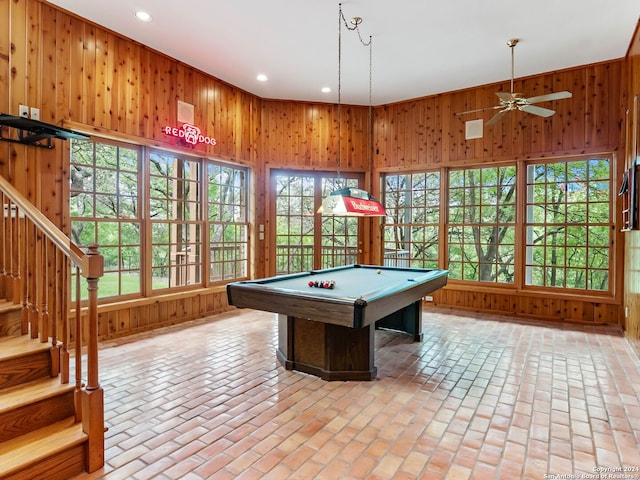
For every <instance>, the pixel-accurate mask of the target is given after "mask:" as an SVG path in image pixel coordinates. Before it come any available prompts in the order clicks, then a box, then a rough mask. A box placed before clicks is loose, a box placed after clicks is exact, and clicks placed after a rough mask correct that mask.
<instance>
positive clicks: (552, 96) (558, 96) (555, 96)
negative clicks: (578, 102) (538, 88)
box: [527, 91, 571, 103]
mask: <svg viewBox="0 0 640 480" xmlns="http://www.w3.org/2000/svg"><path fill="white" fill-rule="evenodd" d="M564 98H571V92H566V91H564V92H555V93H547V94H546V95H538V96H537V97H531V98H527V103H538V102H548V101H551V100H562V99H564Z"/></svg>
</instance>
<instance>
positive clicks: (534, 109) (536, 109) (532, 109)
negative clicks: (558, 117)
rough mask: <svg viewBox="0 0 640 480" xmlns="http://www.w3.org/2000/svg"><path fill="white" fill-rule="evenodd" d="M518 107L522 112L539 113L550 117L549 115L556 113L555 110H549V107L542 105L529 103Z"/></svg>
mask: <svg viewBox="0 0 640 480" xmlns="http://www.w3.org/2000/svg"><path fill="white" fill-rule="evenodd" d="M518 109H519V110H522V111H523V112H527V113H533V114H534V115H540V116H541V117H550V116H551V115H553V114H554V113H556V111H555V110H551V109H549V108H542V107H538V106H537V105H529V104H526V105H522V106H520V107H518Z"/></svg>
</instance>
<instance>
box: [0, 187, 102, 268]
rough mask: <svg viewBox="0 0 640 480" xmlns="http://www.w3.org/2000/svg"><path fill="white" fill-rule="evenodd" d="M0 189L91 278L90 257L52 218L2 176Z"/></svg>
mask: <svg viewBox="0 0 640 480" xmlns="http://www.w3.org/2000/svg"><path fill="white" fill-rule="evenodd" d="M0 191H1V192H4V193H5V194H6V195H7V196H8V197H9V198H10V199H11V201H12V202H13V203H14V204H15V205H16V206H17V207H18V208H19V209H20V211H21V213H23V214H24V215H25V216H27V217H28V218H29V220H31V221H32V222H33V223H34V225H36V226H37V227H38V228H39V229H40V230H41V231H42V232H43V233H44V234H45V236H46V237H47V238H48V239H49V240H51V241H52V242H53V243H54V244H55V245H56V246H57V247H58V248H59V249H60V250H61V251H62V252H63V253H64V254H65V256H67V257H68V258H69V259H70V260H71V261H72V262H73V263H75V264H76V265H78V266H79V267H80V268H81V270H82V271H83V276H84V277H87V278H91V277H89V276H88V272H89V271H90V266H89V259H88V258H87V256H86V255H85V254H84V252H83V251H82V249H81V248H80V247H78V246H77V245H76V244H75V243H73V242H72V241H71V240H70V239H69V237H67V236H66V235H65V234H64V233H63V232H62V231H60V229H59V228H58V227H56V226H55V225H54V223H53V222H52V221H51V220H49V219H48V218H47V217H46V216H45V215H44V214H43V213H42V212H41V211H40V210H38V209H37V208H35V207H34V206H33V205H32V204H31V203H30V202H29V201H28V200H26V199H25V198H24V197H23V196H22V194H20V192H19V191H18V190H16V188H15V187H14V186H13V185H11V184H10V183H9V182H8V181H7V180H6V179H5V178H4V177H2V176H0ZM100 276H102V275H100ZM93 278H98V277H93Z"/></svg>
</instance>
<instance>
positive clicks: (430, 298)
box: [422, 295, 433, 302]
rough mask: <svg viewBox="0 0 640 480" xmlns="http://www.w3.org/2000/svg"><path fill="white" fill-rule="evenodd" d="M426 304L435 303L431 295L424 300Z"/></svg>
mask: <svg viewBox="0 0 640 480" xmlns="http://www.w3.org/2000/svg"><path fill="white" fill-rule="evenodd" d="M422 299H423V300H424V301H425V302H433V297H432V296H431V295H427V296H426V297H423V298H422Z"/></svg>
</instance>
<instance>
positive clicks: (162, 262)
mask: <svg viewBox="0 0 640 480" xmlns="http://www.w3.org/2000/svg"><path fill="white" fill-rule="evenodd" d="M199 181H200V163H199V162H198V161H196V160H190V159H185V158H180V157H177V156H175V155H173V154H168V153H164V152H159V151H153V152H151V153H150V155H149V203H150V208H149V219H150V220H151V258H152V260H151V273H152V278H153V283H152V288H154V289H158V288H169V287H178V286H185V285H192V284H198V283H200V282H201V281H202V280H201V278H202V238H201V237H202V231H201V229H202V222H201V221H200V219H201V216H200V214H201V204H200V203H201V202H200V193H199V190H200V189H199Z"/></svg>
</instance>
